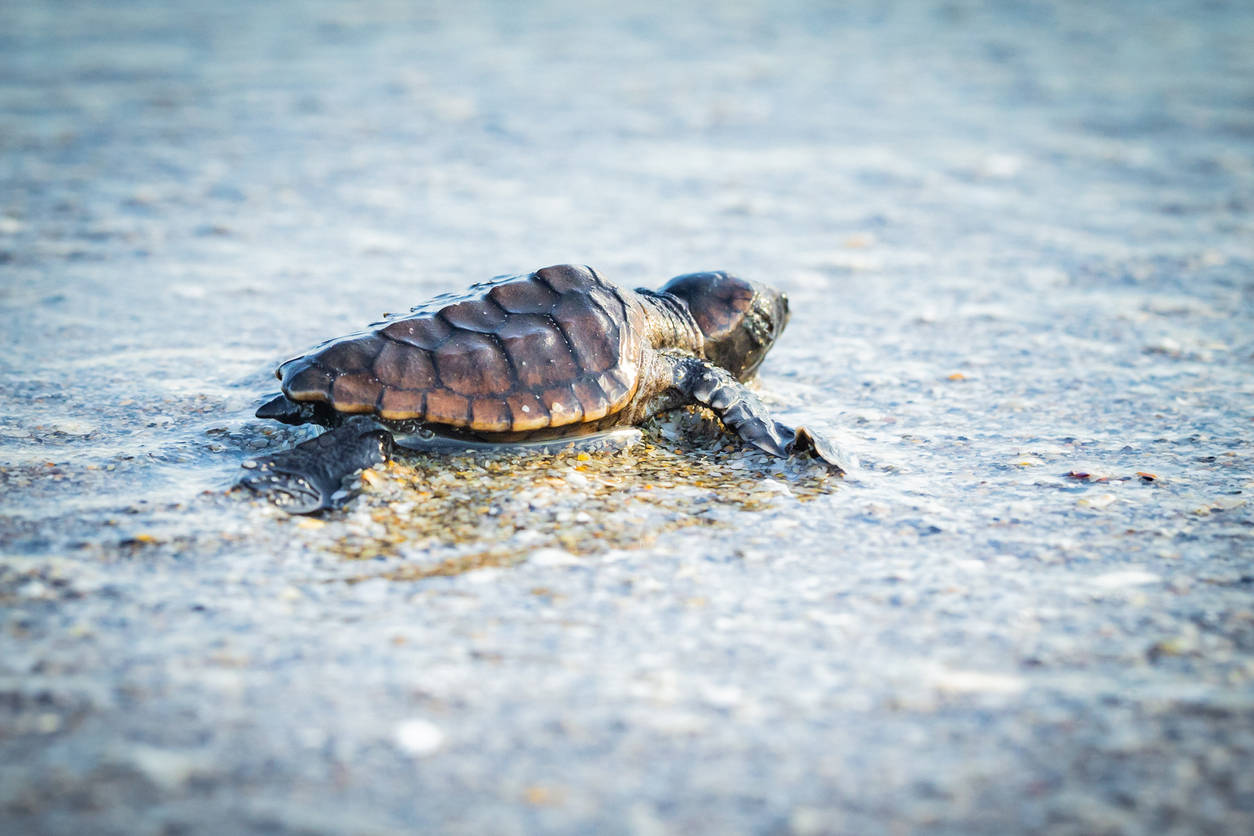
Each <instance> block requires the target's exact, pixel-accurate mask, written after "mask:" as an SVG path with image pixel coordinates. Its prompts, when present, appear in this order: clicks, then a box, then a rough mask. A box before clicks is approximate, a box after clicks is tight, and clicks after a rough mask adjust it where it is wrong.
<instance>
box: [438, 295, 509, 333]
mask: <svg viewBox="0 0 1254 836" xmlns="http://www.w3.org/2000/svg"><path fill="white" fill-rule="evenodd" d="M507 316H508V314H507V313H506V311H505V309H504V308H502V307H501V306H500V305H498V304H496V303H495V302H493V301H492V300H491V299H490V298H480V299H467V300H465V301H464V302H458V303H457V304H455V305H449V306H448V307H447V308H445V309H444V310H442V311H440V317H441V318H442V319H444V320H445V321H446V322H448V323H449V324H450V325H452V326H453V327H455V328H464V329H465V330H467V331H478V332H479V333H481V334H493V333H495V332H496V329H498V328H500V327H501V325H502V324H503V323H504V322H505V318H506V317H507Z"/></svg>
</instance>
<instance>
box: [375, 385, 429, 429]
mask: <svg viewBox="0 0 1254 836" xmlns="http://www.w3.org/2000/svg"><path fill="white" fill-rule="evenodd" d="M425 400H426V393H424V392H418V391H415V390H413V389H395V388H389V389H384V390H383V395H382V396H381V397H380V398H379V415H380V417H383V418H386V419H388V420H389V421H406V420H409V419H411V418H421V417H422V416H423V410H424V407H425Z"/></svg>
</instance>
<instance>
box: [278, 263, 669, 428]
mask: <svg viewBox="0 0 1254 836" xmlns="http://www.w3.org/2000/svg"><path fill="white" fill-rule="evenodd" d="M633 297H634V294H631V293H630V292H629V291H627V292H624V291H622V290H620V289H619V288H616V287H614V286H613V285H611V284H608V283H607V282H605V281H603V280H602V279H601V278H600V276H598V275H597V274H596V273H595V272H594V271H593V270H592V269H591V268H588V267H579V266H574V265H560V266H556V267H546V268H544V269H543V270H537V271H536V272H535V273H532V274H530V275H527V276H510V277H505V278H499V279H495V280H493V281H490V282H483V283H481V284H477V285H474V286H472V287H471V288H470V289H469V290H468V291H467V292H466V293H465V294H462V295H459V296H454V295H448V294H446V295H444V296H439V297H436V298H435V299H433V300H432V301H431V302H428V303H427V304H425V305H420V306H418V307H416V308H414V309H413V310H412V311H411V312H410V313H408V314H404V315H398V316H392V317H389V318H387V319H385V320H383V321H382V322H376V323H374V324H373V325H371V326H370V327H369V328H368V329H366V330H364V331H361V332H358V333H356V334H350V335H349V336H346V337H342V338H340V339H336V340H331V341H329V342H326V343H323V344H322V345H320V346H318V347H317V348H316V349H314V350H313V351H311V352H310V353H308V354H305V355H302V356H300V357H297V358H295V359H292V360H289V361H287V362H286V363H284V364H283V365H281V366H279V368H278V371H277V372H276V374H277V375H278V377H279V379H280V380H281V381H282V388H283V393H284V394H285V395H287V397H288V398H290V399H292V400H294V401H314V402H321V403H325V404H328V405H329V406H331V407H332V408H334V409H336V410H338V411H339V412H345V413H374V414H376V415H378V416H379V417H381V418H384V419H387V420H393V421H403V420H419V421H423V422H426V423H433V424H445V425H448V426H452V427H461V428H465V429H469V430H473V431H476V432H526V431H533V430H539V429H544V428H547V427H563V426H568V425H572V424H578V423H584V422H591V421H599V420H600V419H602V418H604V417H605V416H607V415H613V414H614V413H616V412H618V411H620V410H622V409H623V408H624V407H625V406H626V405H627V404H628V403H630V402H631V399H632V397H633V396H634V395H635V393H636V389H637V386H638V383H639V377H640V366H641V358H642V354H643V351H644V346H645V337H646V335H645V333H644V330H645V329H644V327H643V318H642V313H641V310H640V305H639V302H637V301H635V300H634V298H633Z"/></svg>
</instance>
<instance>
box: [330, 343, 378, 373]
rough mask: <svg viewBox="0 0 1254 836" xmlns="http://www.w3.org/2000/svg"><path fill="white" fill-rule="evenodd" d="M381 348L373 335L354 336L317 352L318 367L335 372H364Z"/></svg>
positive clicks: (372, 362)
mask: <svg viewBox="0 0 1254 836" xmlns="http://www.w3.org/2000/svg"><path fill="white" fill-rule="evenodd" d="M382 347H383V345H382V341H381V340H380V339H379V337H378V336H376V335H375V334H354V335H353V336H351V337H343V338H341V339H338V340H334V341H332V342H331V343H328V344H327V345H326V347H324V348H322V349H320V350H319V351H318V365H320V366H322V367H323V368H326V369H330V370H332V371H335V372H340V373H343V372H360V371H366V370H368V369H369V368H370V367H371V366H373V365H374V358H375V357H376V356H378V354H379V350H380V349H381V348H382Z"/></svg>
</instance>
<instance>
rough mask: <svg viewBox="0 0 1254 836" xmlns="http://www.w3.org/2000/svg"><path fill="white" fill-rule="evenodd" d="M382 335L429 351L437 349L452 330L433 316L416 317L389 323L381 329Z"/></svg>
mask: <svg viewBox="0 0 1254 836" xmlns="http://www.w3.org/2000/svg"><path fill="white" fill-rule="evenodd" d="M382 333H383V334H384V336H387V337H389V338H391V339H393V340H396V341H397V342H402V343H406V344H407V345H412V346H414V347H415V348H424V349H427V350H428V351H430V350H432V349H436V348H439V347H440V344H441V343H443V342H444V341H445V340H447V339H448V338H449V335H450V334H452V333H453V328H452V326H451V325H449V324H448V323H447V322H445V321H443V320H441V319H437V318H436V317H434V316H416V317H411V318H409V319H398V320H395V321H393V322H390V323H388V324H387V325H385V326H384V327H383V329H382Z"/></svg>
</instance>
